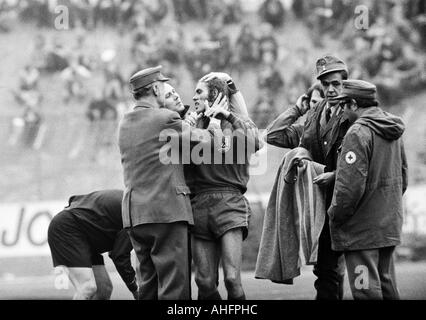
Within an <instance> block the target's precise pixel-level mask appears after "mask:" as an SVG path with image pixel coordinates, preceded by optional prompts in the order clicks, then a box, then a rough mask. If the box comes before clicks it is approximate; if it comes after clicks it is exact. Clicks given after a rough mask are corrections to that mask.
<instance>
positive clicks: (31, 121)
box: [8, 90, 42, 148]
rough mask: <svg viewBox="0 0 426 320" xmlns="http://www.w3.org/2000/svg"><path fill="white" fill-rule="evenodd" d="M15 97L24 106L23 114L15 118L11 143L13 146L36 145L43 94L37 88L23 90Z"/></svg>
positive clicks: (40, 120)
mask: <svg viewBox="0 0 426 320" xmlns="http://www.w3.org/2000/svg"><path fill="white" fill-rule="evenodd" d="M15 99H16V101H17V102H18V104H19V106H20V107H22V110H23V111H22V115H20V116H18V117H15V118H13V120H12V132H11V134H10V136H9V141H8V142H9V144H10V145H13V146H23V147H26V148H32V147H34V142H35V141H36V139H37V136H38V132H39V129H40V126H41V123H42V116H41V112H40V104H41V101H42V97H41V94H40V93H39V92H37V91H36V90H27V91H21V92H19V93H16V94H15Z"/></svg>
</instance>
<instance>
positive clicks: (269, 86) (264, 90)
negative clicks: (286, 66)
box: [257, 62, 284, 106]
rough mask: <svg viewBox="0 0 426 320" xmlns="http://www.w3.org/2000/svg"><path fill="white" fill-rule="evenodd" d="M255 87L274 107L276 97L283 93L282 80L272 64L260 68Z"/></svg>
mask: <svg viewBox="0 0 426 320" xmlns="http://www.w3.org/2000/svg"><path fill="white" fill-rule="evenodd" d="M257 85H258V88H259V90H260V92H261V94H262V96H268V97H270V98H271V101H272V104H273V105H274V106H275V101H276V97H277V95H278V94H279V93H280V92H281V91H284V79H283V78H282V76H281V74H280V72H279V71H278V68H277V66H276V65H275V64H274V63H273V62H270V63H267V64H265V65H263V66H262V67H261V68H260V71H259V73H258V78H257Z"/></svg>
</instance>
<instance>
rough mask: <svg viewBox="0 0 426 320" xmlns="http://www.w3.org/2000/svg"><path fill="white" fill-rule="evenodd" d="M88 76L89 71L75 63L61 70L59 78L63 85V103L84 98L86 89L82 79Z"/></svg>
mask: <svg viewBox="0 0 426 320" xmlns="http://www.w3.org/2000/svg"><path fill="white" fill-rule="evenodd" d="M90 77H91V73H90V71H89V70H87V69H86V68H85V67H83V66H81V65H79V64H77V63H73V64H71V65H70V66H69V67H68V68H66V69H65V70H63V71H62V72H61V78H62V80H63V81H64V86H65V90H64V95H63V101H64V103H65V104H69V103H70V102H72V101H73V100H76V101H77V102H81V101H82V100H83V99H84V98H85V96H86V94H87V91H86V87H85V85H84V81H85V80H86V79H89V78H90Z"/></svg>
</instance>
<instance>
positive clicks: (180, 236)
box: [128, 222, 191, 300]
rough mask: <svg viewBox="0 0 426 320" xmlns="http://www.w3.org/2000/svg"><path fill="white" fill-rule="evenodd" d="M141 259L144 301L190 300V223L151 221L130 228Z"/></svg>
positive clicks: (135, 248) (133, 242) (142, 295)
mask: <svg viewBox="0 0 426 320" xmlns="http://www.w3.org/2000/svg"><path fill="white" fill-rule="evenodd" d="M128 230H129V235H130V239H131V241H132V245H133V248H134V250H135V253H136V256H137V258H138V260H139V264H140V265H139V269H140V282H141V283H140V288H139V299H141V300H190V299H191V291H190V279H191V278H190V270H189V268H190V264H189V248H188V224H187V223H186V222H175V223H151V224H141V225H137V226H135V227H131V228H129V229H128Z"/></svg>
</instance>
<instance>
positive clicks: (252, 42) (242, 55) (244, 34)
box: [233, 23, 259, 69]
mask: <svg viewBox="0 0 426 320" xmlns="http://www.w3.org/2000/svg"><path fill="white" fill-rule="evenodd" d="M258 51H259V46H258V43H257V41H256V37H255V35H254V32H253V29H252V26H251V25H250V24H248V23H245V24H243V25H242V27H241V30H240V34H239V35H238V37H237V40H236V42H235V48H234V55H233V57H234V58H233V59H234V64H235V65H237V66H240V67H241V69H246V68H247V67H248V65H252V64H254V63H255V62H256V61H258Z"/></svg>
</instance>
